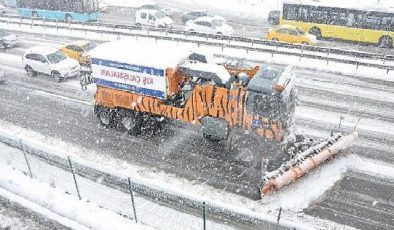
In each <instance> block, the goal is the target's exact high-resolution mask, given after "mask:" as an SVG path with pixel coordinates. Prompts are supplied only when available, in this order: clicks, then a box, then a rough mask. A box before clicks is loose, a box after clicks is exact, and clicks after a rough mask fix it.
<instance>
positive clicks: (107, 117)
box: [95, 106, 114, 127]
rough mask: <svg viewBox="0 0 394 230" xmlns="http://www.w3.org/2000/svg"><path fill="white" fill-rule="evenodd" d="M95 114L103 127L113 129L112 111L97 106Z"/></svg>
mask: <svg viewBox="0 0 394 230" xmlns="http://www.w3.org/2000/svg"><path fill="white" fill-rule="evenodd" d="M95 113H96V115H97V118H98V120H99V122H100V124H101V125H102V126H104V127H112V125H113V122H114V112H113V111H112V110H111V109H109V108H105V107H102V106H96V107H95Z"/></svg>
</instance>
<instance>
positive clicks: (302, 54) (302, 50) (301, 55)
mask: <svg viewBox="0 0 394 230" xmlns="http://www.w3.org/2000/svg"><path fill="white" fill-rule="evenodd" d="M303 56H304V45H301V54H300V61H301V59H302V57H303Z"/></svg>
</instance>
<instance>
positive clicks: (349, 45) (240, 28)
mask: <svg viewBox="0 0 394 230" xmlns="http://www.w3.org/2000/svg"><path fill="white" fill-rule="evenodd" d="M161 5H163V6H170V7H172V8H176V9H178V10H179V11H174V14H173V16H172V17H173V19H174V23H175V28H178V29H184V25H183V23H182V21H181V18H182V15H183V13H184V12H188V11H192V10H195V9H194V8H189V7H187V6H176V7H174V6H172V5H171V4H170V3H168V2H162V3H161ZM135 11H136V9H135V8H131V7H113V6H110V7H108V10H107V11H106V12H105V13H103V17H102V19H101V21H102V22H104V23H113V24H122V25H134V24H135V17H134V14H135ZM7 13H9V14H15V15H16V10H15V9H12V8H11V9H9V10H8V12H7ZM211 13H213V14H217V15H223V12H217V11H213V12H211ZM223 16H225V17H226V18H227V21H228V24H229V25H230V26H232V27H233V28H234V31H235V32H234V34H235V35H239V36H244V37H251V38H265V37H266V34H267V32H268V30H269V29H270V28H271V27H272V25H269V24H268V22H267V19H266V18H261V19H255V18H248V17H247V16H234V15H223ZM318 46H322V47H332V48H342V49H348V50H349V49H350V50H358V51H363V52H370V53H377V54H386V55H393V54H394V53H393V49H387V48H379V47H377V46H376V45H372V44H364V43H361V44H359V43H354V42H347V41H334V40H332V39H324V40H320V41H319V43H318Z"/></svg>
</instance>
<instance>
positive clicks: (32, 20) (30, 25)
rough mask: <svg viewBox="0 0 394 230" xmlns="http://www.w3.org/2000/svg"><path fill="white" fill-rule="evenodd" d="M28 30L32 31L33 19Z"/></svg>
mask: <svg viewBox="0 0 394 230" xmlns="http://www.w3.org/2000/svg"><path fill="white" fill-rule="evenodd" d="M30 29H33V18H32V19H31V24H30Z"/></svg>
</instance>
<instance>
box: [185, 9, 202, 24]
mask: <svg viewBox="0 0 394 230" xmlns="http://www.w3.org/2000/svg"><path fill="white" fill-rule="evenodd" d="M206 16H208V12H207V11H191V12H187V13H185V14H183V16H182V22H183V24H186V23H187V22H188V21H190V20H195V19H197V18H200V17H206Z"/></svg>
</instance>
